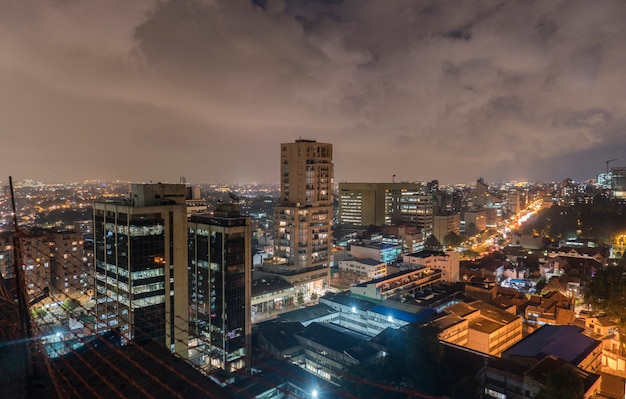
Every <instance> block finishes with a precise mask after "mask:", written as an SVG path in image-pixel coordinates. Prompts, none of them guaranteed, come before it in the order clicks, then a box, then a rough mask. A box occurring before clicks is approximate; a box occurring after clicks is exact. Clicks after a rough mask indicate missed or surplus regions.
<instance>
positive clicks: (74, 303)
mask: <svg viewBox="0 0 626 399" xmlns="http://www.w3.org/2000/svg"><path fill="white" fill-rule="evenodd" d="M79 306H80V302H78V300H76V299H74V298H68V299H66V300H64V301H63V303H62V304H61V308H62V309H63V310H65V311H66V312H72V311H73V310H74V309H76V308H77V307H79Z"/></svg>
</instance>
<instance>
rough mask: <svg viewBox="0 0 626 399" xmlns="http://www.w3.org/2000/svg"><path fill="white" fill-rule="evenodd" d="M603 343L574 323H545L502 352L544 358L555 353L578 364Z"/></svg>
mask: <svg viewBox="0 0 626 399" xmlns="http://www.w3.org/2000/svg"><path fill="white" fill-rule="evenodd" d="M600 344H601V342H600V341H597V340H595V339H593V338H590V337H587V336H586V335H584V334H583V329H582V328H580V327H577V326H573V325H567V326H553V325H544V326H543V327H541V328H539V329H538V330H537V331H535V332H533V333H532V334H530V335H529V336H528V337H526V338H524V339H523V340H521V341H520V342H518V343H516V344H515V345H513V346H512V347H510V348H509V349H507V350H505V351H504V352H503V353H502V356H503V357H510V356H521V357H533V358H535V359H539V360H540V359H543V358H544V357H546V356H549V355H554V356H556V357H558V358H560V359H563V360H565V361H566V362H568V363H570V364H573V365H578V364H579V363H580V362H581V361H582V360H583V359H584V358H585V357H587V355H588V354H589V353H591V351H593V350H594V349H595V348H597V347H598V346H599V345H600Z"/></svg>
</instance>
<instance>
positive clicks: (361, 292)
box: [350, 267, 441, 302]
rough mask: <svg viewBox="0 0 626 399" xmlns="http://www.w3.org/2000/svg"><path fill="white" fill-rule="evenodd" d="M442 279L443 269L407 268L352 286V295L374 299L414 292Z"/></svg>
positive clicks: (379, 299) (382, 299) (380, 299)
mask: <svg viewBox="0 0 626 399" xmlns="http://www.w3.org/2000/svg"><path fill="white" fill-rule="evenodd" d="M439 281H441V271H439V270H434V269H431V268H428V267H422V268H419V269H416V270H407V271H404V272H399V273H395V274H392V275H390V276H387V277H383V278H379V279H375V280H370V281H367V282H365V283H361V284H358V285H355V286H352V287H350V293H351V295H354V296H357V297H361V298H364V299H369V300H374V301H380V302H382V301H384V300H385V299H387V298H389V297H391V296H394V295H399V294H403V293H408V294H410V293H412V292H413V291H415V290H419V289H420V288H423V287H425V286H428V285H432V284H435V283H438V282H439Z"/></svg>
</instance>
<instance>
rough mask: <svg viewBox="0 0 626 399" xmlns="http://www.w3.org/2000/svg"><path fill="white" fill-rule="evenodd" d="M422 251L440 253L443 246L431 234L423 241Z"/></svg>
mask: <svg viewBox="0 0 626 399" xmlns="http://www.w3.org/2000/svg"><path fill="white" fill-rule="evenodd" d="M424 249H426V250H428V251H441V250H442V249H443V246H442V245H441V243H440V242H439V240H438V239H437V237H435V236H434V235H433V234H431V235H429V236H428V238H427V239H426V241H424Z"/></svg>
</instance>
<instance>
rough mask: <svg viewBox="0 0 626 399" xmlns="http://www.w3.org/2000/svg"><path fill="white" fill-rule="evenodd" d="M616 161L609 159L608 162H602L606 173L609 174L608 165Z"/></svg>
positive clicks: (615, 159)
mask: <svg viewBox="0 0 626 399" xmlns="http://www.w3.org/2000/svg"><path fill="white" fill-rule="evenodd" d="M615 161H617V158H613V159H609V160H608V161H604V163H605V164H606V173H609V163H611V162H615Z"/></svg>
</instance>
